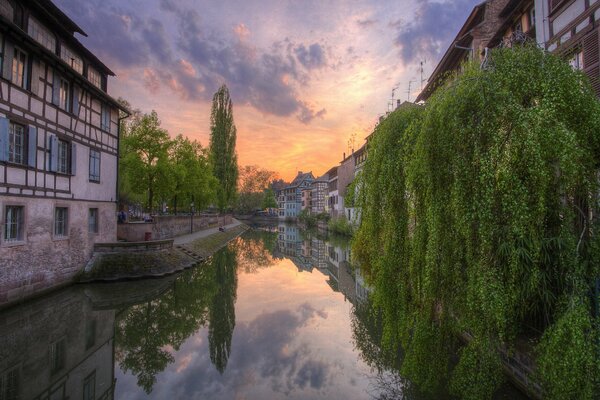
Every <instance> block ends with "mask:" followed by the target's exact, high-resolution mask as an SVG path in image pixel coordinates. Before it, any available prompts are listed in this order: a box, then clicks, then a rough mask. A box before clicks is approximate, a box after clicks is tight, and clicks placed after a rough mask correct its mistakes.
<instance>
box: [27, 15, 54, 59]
mask: <svg viewBox="0 0 600 400" xmlns="http://www.w3.org/2000/svg"><path fill="white" fill-rule="evenodd" d="M27 33H29V36H31V37H32V38H33V39H34V40H35V41H36V42H38V43H39V44H41V45H42V46H44V47H45V48H47V49H48V50H50V51H51V52H53V53H54V52H55V51H56V38H55V37H54V35H53V34H52V32H50V31H49V30H48V29H46V27H45V26H43V25H42V24H40V23H39V22H38V21H37V20H36V19H34V18H33V17H29V24H28V26H27Z"/></svg>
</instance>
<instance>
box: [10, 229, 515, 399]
mask: <svg viewBox="0 0 600 400" xmlns="http://www.w3.org/2000/svg"><path fill="white" fill-rule="evenodd" d="M350 262H351V253H350V250H349V246H348V242H347V240H344V239H340V238H334V239H330V240H326V239H324V238H322V237H321V236H320V235H318V234H316V233H313V234H308V233H304V232H301V231H300V230H299V229H298V228H297V227H296V226H291V225H280V226H278V227H272V228H265V229H262V230H252V231H249V232H247V233H246V234H244V235H243V236H242V237H241V238H238V239H236V240H235V241H233V242H232V243H230V245H229V246H228V247H227V248H225V249H223V250H221V251H219V252H218V253H217V254H215V256H214V257H213V258H212V259H211V260H210V262H209V263H208V264H206V265H202V266H199V267H197V268H195V269H192V270H189V271H186V272H184V273H182V274H180V275H178V276H172V277H168V278H165V279H154V280H148V281H137V282H123V283H115V284H95V285H77V286H75V287H72V288H69V289H66V290H62V291H59V292H56V293H54V294H52V295H51V296H47V297H44V298H42V299H39V300H36V301H35V302H31V303H27V304H25V305H23V306H19V307H15V308H12V309H9V310H7V311H5V312H4V313H1V314H0V372H1V373H2V375H1V376H0V389H1V390H2V391H3V393H0V398H2V399H7V400H8V399H67V398H68V399H80V398H83V399H113V398H116V399H147V398H152V399H277V398H291V399H318V398H323V399H368V398H387V399H391V398H405V399H421V398H426V397H424V396H422V395H420V394H419V393H418V392H417V391H415V390H414V389H412V388H411V385H410V383H409V382H406V381H405V380H404V379H403V378H402V377H401V376H400V375H399V374H398V373H397V372H395V371H394V369H393V368H390V366H386V365H385V363H382V362H381V361H380V360H379V356H378V355H379V347H378V341H379V338H380V334H381V333H380V329H379V328H378V324H377V322H376V321H375V320H374V318H372V317H371V315H372V314H371V313H370V312H369V303H368V295H369V288H368V287H367V286H366V285H365V283H364V280H363V278H362V276H361V274H360V271H359V270H357V269H354V268H352V266H351V264H350ZM3 396H4V397H3ZM439 396H440V394H437V395H436V396H435V397H434V398H438V397H439ZM444 397H445V396H444ZM499 397H500V398H515V397H520V395H519V394H518V393H517V392H516V391H515V390H514V389H512V388H510V387H508V388H507V389H506V390H504V391H503V392H502V393H501V394H500V395H499Z"/></svg>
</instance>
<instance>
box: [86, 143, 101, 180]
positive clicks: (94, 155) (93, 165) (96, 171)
mask: <svg viewBox="0 0 600 400" xmlns="http://www.w3.org/2000/svg"><path fill="white" fill-rule="evenodd" d="M101 154H102V153H101V152H100V150H96V149H90V163H89V165H90V174H89V180H90V182H100V166H101V158H102V156H101Z"/></svg>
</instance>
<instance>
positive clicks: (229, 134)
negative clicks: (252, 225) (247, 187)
mask: <svg viewBox="0 0 600 400" xmlns="http://www.w3.org/2000/svg"><path fill="white" fill-rule="evenodd" d="M235 141H236V128H235V123H234V121H233V105H232V102H231V98H230V97H229V90H228V89H227V86H225V85H223V86H221V87H220V88H219V90H218V91H217V92H216V93H215V95H214V96H213V104H212V110H211V113H210V161H211V164H212V166H213V174H214V176H215V177H216V178H217V180H218V181H219V186H218V188H217V206H218V207H219V209H220V210H221V211H222V210H224V209H226V208H228V207H231V206H232V205H233V201H234V200H235V197H236V193H237V178H238V166H237V155H236V152H235Z"/></svg>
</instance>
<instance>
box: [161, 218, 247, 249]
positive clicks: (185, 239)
mask: <svg viewBox="0 0 600 400" xmlns="http://www.w3.org/2000/svg"><path fill="white" fill-rule="evenodd" d="M238 225H242V223H241V222H240V221H238V220H237V219H235V218H233V222H232V223H231V224H229V225H225V230H229V229H231V228H235V227H236V226H238ZM217 232H219V227H214V228H208V229H203V230H201V231H198V232H194V233H188V234H187V235H182V236H177V237H176V238H175V239H173V245H174V246H181V245H183V244H187V243H191V242H193V241H195V240H198V239H203V238H205V237H207V236H210V235H212V234H214V233H217Z"/></svg>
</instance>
